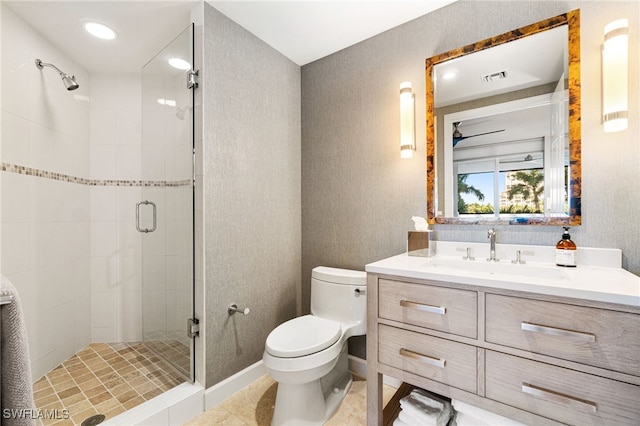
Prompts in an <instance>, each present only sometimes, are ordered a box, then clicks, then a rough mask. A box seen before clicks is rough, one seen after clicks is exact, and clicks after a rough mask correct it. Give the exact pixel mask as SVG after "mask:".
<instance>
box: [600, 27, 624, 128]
mask: <svg viewBox="0 0 640 426" xmlns="http://www.w3.org/2000/svg"><path fill="white" fill-rule="evenodd" d="M628 60H629V21H628V20H627V19H617V20H615V21H613V22H610V23H609V24H607V25H606V26H605V27H604V44H603V45H602V124H603V126H604V131H605V132H607V133H609V132H619V131H621V130H624V129H626V128H627V122H628V116H629V107H628V105H627V84H628V77H627V74H628Z"/></svg>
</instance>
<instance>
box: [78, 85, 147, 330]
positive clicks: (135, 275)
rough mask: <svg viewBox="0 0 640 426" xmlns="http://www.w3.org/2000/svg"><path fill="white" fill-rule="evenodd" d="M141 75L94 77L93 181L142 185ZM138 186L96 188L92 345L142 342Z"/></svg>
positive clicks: (93, 192) (93, 193)
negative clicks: (135, 182)
mask: <svg viewBox="0 0 640 426" xmlns="http://www.w3.org/2000/svg"><path fill="white" fill-rule="evenodd" d="M140 89H141V88H140V75H139V74H115V73H99V74H92V76H91V126H90V128H91V138H90V177H91V179H95V180H98V181H104V180H110V179H114V178H115V177H116V176H117V178H118V179H120V180H124V181H136V180H142V178H143V176H142V173H141V155H142V152H141V140H142V139H141V100H140ZM141 194H142V190H141V187H139V186H131V185H126V184H125V185H122V186H118V185H108V186H107V185H104V186H94V187H92V188H91V204H90V205H91V340H92V341H93V342H121V341H133V340H141V338H142V325H141V324H142V311H141V306H142V285H141V279H142V262H141V255H142V251H141V250H142V238H141V234H140V233H139V232H137V231H136V227H135V205H136V202H138V201H140V200H141V196H142V195H141Z"/></svg>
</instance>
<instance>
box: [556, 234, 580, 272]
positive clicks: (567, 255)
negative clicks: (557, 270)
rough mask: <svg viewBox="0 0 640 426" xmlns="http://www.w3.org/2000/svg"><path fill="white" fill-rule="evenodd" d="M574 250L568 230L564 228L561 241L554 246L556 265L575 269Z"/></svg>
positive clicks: (574, 245) (574, 244)
mask: <svg viewBox="0 0 640 426" xmlns="http://www.w3.org/2000/svg"><path fill="white" fill-rule="evenodd" d="M576 248H577V247H576V243H574V242H573V241H571V235H569V228H567V227H565V228H564V233H563V234H562V239H561V240H560V241H558V244H556V265H558V266H566V267H570V268H575V267H576Z"/></svg>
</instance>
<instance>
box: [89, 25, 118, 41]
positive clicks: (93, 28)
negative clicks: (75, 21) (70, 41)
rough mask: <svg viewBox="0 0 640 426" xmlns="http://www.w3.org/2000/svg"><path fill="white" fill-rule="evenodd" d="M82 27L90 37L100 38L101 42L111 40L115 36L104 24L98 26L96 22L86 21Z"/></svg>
mask: <svg viewBox="0 0 640 426" xmlns="http://www.w3.org/2000/svg"><path fill="white" fill-rule="evenodd" d="M82 26H83V27H84V29H85V30H86V31H87V32H88V33H89V34H91V35H92V36H94V37H98V38H101V39H103V40H113V39H114V38H116V36H117V34H116V32H115V31H114V30H112V29H111V28H109V27H107V26H106V25H104V24H99V23H97V22H91V21H87V22H85V23H83V24H82Z"/></svg>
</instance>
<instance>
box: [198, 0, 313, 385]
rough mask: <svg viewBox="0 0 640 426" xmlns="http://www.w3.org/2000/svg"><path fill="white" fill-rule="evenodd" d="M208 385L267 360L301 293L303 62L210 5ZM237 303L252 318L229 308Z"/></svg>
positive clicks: (206, 71) (206, 86) (206, 70)
mask: <svg viewBox="0 0 640 426" xmlns="http://www.w3.org/2000/svg"><path fill="white" fill-rule="evenodd" d="M204 7H205V9H204V30H203V32H204V64H203V90H204V92H203V95H204V100H203V106H204V108H203V109H204V165H203V169H204V170H203V174H204V177H203V181H204V182H203V186H204V218H205V219H204V221H205V225H204V226H205V229H204V238H205V242H204V246H205V247H204V252H205V254H204V259H205V266H204V268H205V286H206V288H205V299H206V313H205V317H206V342H207V343H206V345H207V348H206V370H207V374H206V386H207V387H208V386H212V385H213V384H215V383H217V382H219V381H220V380H222V379H224V378H226V377H228V376H230V375H232V374H234V373H236V372H238V371H240V370H242V369H243V368H245V367H247V366H249V365H251V364H253V363H254V362H256V361H258V360H260V359H261V358H262V352H263V351H264V342H265V340H266V338H267V335H268V334H269V332H271V330H272V329H273V328H275V327H276V326H277V325H278V324H280V323H282V322H284V321H286V320H288V319H290V318H292V317H294V316H295V315H296V312H297V309H296V306H297V299H298V298H299V291H300V262H301V260H300V253H301V248H300V244H301V235H300V229H301V226H300V218H301V213H300V206H301V200H300V196H301V195H300V194H301V189H300V182H301V177H300V158H301V153H300V67H299V66H297V65H296V64H294V63H293V62H291V61H289V60H288V59H286V58H285V57H284V56H283V55H281V54H280V53H278V52H276V51H275V50H274V49H272V48H271V47H269V46H268V45H266V44H265V43H264V42H262V41H260V40H259V39H257V38H256V37H254V36H253V35H252V34H250V33H249V32H247V31H246V30H244V29H243V28H241V27H240V26H238V25H237V24H235V23H234V22H233V21H231V20H229V19H228V18H226V17H225V16H224V15H222V14H221V13H219V12H218V11H217V10H216V9H214V8H213V7H211V6H209V5H208V4H207V3H205V4H204ZM231 303H237V304H238V305H239V306H241V307H249V308H251V313H250V314H249V315H248V316H244V315H240V314H236V315H234V316H233V317H229V316H228V315H227V306H228V305H229V304H231Z"/></svg>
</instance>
